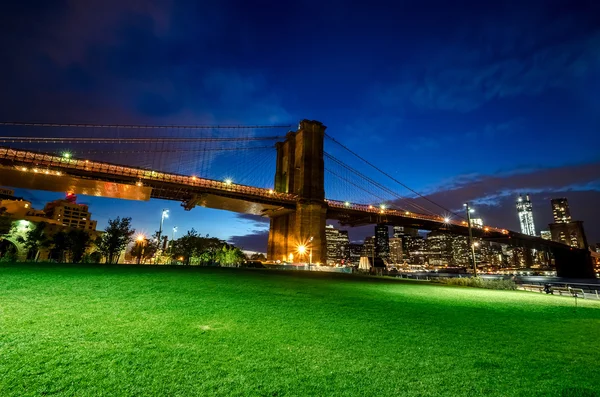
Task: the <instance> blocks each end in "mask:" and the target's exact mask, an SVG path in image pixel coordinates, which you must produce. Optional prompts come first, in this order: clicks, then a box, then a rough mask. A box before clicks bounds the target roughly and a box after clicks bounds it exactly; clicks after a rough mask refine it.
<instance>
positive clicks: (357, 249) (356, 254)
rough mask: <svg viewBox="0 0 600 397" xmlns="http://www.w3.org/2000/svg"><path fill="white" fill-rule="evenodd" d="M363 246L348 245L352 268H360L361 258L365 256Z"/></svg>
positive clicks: (349, 260)
mask: <svg viewBox="0 0 600 397" xmlns="http://www.w3.org/2000/svg"><path fill="white" fill-rule="evenodd" d="M363 249H364V247H363V245H362V244H355V243H350V244H348V262H349V264H350V265H352V266H358V264H359V263H360V257H361V256H362V254H363Z"/></svg>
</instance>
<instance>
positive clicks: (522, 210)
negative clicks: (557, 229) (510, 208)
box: [517, 194, 535, 236]
mask: <svg viewBox="0 0 600 397" xmlns="http://www.w3.org/2000/svg"><path fill="white" fill-rule="evenodd" d="M517 214H518V215H519V223H520V224H521V233H523V234H527V235H529V236H535V225H534V223H533V206H532V205H531V200H530V199H529V195H528V194H527V195H525V197H523V196H519V198H518V199H517Z"/></svg>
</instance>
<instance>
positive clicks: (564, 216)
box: [550, 197, 571, 223]
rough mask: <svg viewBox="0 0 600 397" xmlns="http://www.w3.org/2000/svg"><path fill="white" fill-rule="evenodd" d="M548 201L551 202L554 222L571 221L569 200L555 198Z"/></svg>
mask: <svg viewBox="0 0 600 397" xmlns="http://www.w3.org/2000/svg"><path fill="white" fill-rule="evenodd" d="M550 203H551V204H552V216H553V217H554V223H569V222H571V210H570V209H569V202H568V201H567V199H566V198H564V197H562V198H555V199H552V200H550Z"/></svg>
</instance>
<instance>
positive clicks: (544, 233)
mask: <svg viewBox="0 0 600 397" xmlns="http://www.w3.org/2000/svg"><path fill="white" fill-rule="evenodd" d="M540 237H542V238H543V239H544V240H552V233H550V230H542V231H541V232H540Z"/></svg>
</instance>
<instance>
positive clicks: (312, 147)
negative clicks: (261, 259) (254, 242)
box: [267, 120, 327, 263]
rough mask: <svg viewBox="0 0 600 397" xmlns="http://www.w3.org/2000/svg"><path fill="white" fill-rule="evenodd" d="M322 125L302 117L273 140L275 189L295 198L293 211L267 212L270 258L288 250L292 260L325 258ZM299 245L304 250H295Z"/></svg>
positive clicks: (325, 207)
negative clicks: (293, 129) (281, 137)
mask: <svg viewBox="0 0 600 397" xmlns="http://www.w3.org/2000/svg"><path fill="white" fill-rule="evenodd" d="M326 128H327V127H325V126H324V125H323V124H322V123H320V122H318V121H310V120H302V121H301V122H300V124H299V126H298V130H297V131H296V132H289V133H288V134H287V136H286V139H285V141H284V142H278V143H277V144H276V148H277V165H276V170H275V191H277V192H282V193H292V194H296V195H297V196H298V198H297V201H296V209H295V210H294V211H289V210H288V211H281V212H274V213H272V214H271V215H270V216H271V226H270V229H269V246H268V252H267V256H268V258H269V259H270V260H283V259H284V258H289V256H290V254H292V255H293V256H294V260H295V261H303V262H304V261H306V262H308V261H309V260H311V262H312V263H319V262H320V263H323V262H325V260H326V259H327V258H326V255H327V250H326V242H325V221H326V213H327V205H326V203H325V169H324V163H323V140H324V136H325V129H326ZM301 245H304V246H305V247H306V251H305V253H304V254H302V253H301V252H298V247H299V246H301ZM311 254H312V258H310V255H311ZM302 255H303V257H300V256H302Z"/></svg>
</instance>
